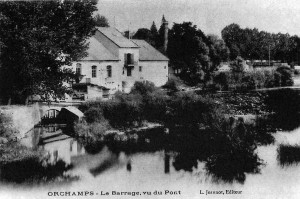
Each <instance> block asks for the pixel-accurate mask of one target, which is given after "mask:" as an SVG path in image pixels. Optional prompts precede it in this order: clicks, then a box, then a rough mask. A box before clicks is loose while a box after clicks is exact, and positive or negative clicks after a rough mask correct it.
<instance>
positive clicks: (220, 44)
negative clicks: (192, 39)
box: [208, 35, 230, 66]
mask: <svg viewBox="0 0 300 199" xmlns="http://www.w3.org/2000/svg"><path fill="white" fill-rule="evenodd" d="M208 40H209V46H210V53H209V55H210V59H211V61H212V63H213V64H214V65H217V66H218V65H219V64H220V63H221V62H222V61H228V59H229V53H230V52H229V49H228V47H227V46H226V44H225V42H224V41H223V40H222V39H220V38H219V37H218V36H217V35H208Z"/></svg>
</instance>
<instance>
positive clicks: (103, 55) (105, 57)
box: [82, 37, 119, 61]
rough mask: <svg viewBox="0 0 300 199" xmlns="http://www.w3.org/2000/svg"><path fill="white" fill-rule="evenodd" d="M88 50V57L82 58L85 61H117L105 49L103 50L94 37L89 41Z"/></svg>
mask: <svg viewBox="0 0 300 199" xmlns="http://www.w3.org/2000/svg"><path fill="white" fill-rule="evenodd" d="M88 42H89V48H88V50H87V53H88V56H87V57H85V58H83V59H82V60H85V61H92V60H97V61H98V60H99V61H118V60H119V59H118V58H117V57H116V56H114V55H113V54H112V53H111V52H110V51H109V50H108V49H107V48H105V47H104V46H103V45H102V44H101V43H100V42H99V41H98V40H97V39H96V38H95V37H91V38H90V39H89V40H88Z"/></svg>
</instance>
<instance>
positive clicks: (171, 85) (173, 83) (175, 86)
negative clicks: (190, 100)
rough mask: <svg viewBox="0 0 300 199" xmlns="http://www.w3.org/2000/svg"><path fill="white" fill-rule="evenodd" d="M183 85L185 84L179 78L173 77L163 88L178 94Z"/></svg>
mask: <svg viewBox="0 0 300 199" xmlns="http://www.w3.org/2000/svg"><path fill="white" fill-rule="evenodd" d="M181 84H183V83H182V81H181V80H180V79H179V78H178V77H172V78H171V79H169V80H168V81H167V83H166V84H165V85H163V86H162V87H163V88H166V89H169V90H170V91H172V92H177V91H179V85H181Z"/></svg>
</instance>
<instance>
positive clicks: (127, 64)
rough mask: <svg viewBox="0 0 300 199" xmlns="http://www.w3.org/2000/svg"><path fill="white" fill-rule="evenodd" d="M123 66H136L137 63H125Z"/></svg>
mask: <svg viewBox="0 0 300 199" xmlns="http://www.w3.org/2000/svg"><path fill="white" fill-rule="evenodd" d="M124 65H125V66H137V65H138V62H137V61H126V62H125V64H124Z"/></svg>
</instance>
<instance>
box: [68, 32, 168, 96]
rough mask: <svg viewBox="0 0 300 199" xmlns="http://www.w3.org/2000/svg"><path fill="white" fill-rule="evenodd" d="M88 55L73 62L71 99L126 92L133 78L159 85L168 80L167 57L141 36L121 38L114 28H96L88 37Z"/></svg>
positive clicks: (134, 80)
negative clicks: (74, 73) (73, 73)
mask: <svg viewBox="0 0 300 199" xmlns="http://www.w3.org/2000/svg"><path fill="white" fill-rule="evenodd" d="M88 42H89V49H88V51H87V53H88V55H87V57H85V58H84V59H82V60H78V61H77V62H74V63H73V64H72V66H71V68H72V70H73V71H75V72H76V73H77V74H78V77H79V78H78V79H77V80H76V81H75V82H73V83H72V88H73V90H74V95H73V99H77V100H95V99H102V98H108V97H109V96H111V95H112V94H114V93H115V92H116V91H122V92H129V91H130V89H131V87H132V86H133V84H134V83H135V82H136V81H151V82H153V83H154V84H155V85H156V86H162V85H164V84H165V83H166V82H167V81H168V62H169V59H168V58H167V57H165V56H164V55H163V54H162V53H160V52H159V51H158V50H156V49H155V48H154V47H152V46H151V45H150V44H148V43H147V42H146V41H144V40H133V39H127V38H125V37H124V36H123V35H122V33H121V32H119V31H118V30H117V29H115V28H98V29H97V31H96V33H95V35H94V36H93V37H91V38H90V39H89V41H88Z"/></svg>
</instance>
